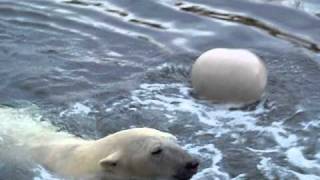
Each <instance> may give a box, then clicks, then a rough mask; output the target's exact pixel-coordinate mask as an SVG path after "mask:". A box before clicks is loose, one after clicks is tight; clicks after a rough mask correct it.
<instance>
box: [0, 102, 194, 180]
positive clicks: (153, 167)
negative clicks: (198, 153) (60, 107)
mask: <svg viewBox="0 0 320 180" xmlns="http://www.w3.org/2000/svg"><path fill="white" fill-rule="evenodd" d="M25 112H26V111H25V110H21V109H19V110H16V109H13V108H0V119H1V120H2V121H1V122H0V128H3V129H2V130H0V137H1V134H3V132H7V133H8V132H9V133H14V132H15V133H16V134H14V136H15V138H18V140H19V143H20V144H21V143H23V144H24V147H26V149H27V150H28V151H29V152H30V154H31V155H32V157H33V159H34V160H35V161H36V162H38V163H40V164H42V165H43V166H44V167H45V168H47V169H48V170H50V171H52V172H54V173H56V174H58V175H61V176H62V177H64V178H68V179H69V178H70V179H100V178H101V179H108V180H110V179H158V178H159V179H173V180H174V179H175V180H188V179H190V178H191V177H192V176H193V175H194V174H195V173H196V172H197V168H198V165H199V162H198V160H196V159H194V158H193V157H192V156H191V155H190V154H189V153H187V152H186V151H184V150H183V149H182V148H181V147H180V146H179V145H178V144H177V141H176V138H175V137H174V136H173V135H171V134H169V133H166V132H162V131H159V130H156V129H151V128H133V129H128V130H122V131H119V132H117V133H114V134H111V135H108V136H106V137H104V138H101V139H98V140H84V139H81V138H78V137H75V136H73V135H71V134H68V133H64V132H57V131H56V129H55V127H54V126H52V125H51V124H49V123H46V122H40V121H39V117H37V116H36V117H34V115H28V113H25ZM31 114H32V113H31ZM10 123H11V124H10ZM11 125H15V127H11V128H10V126H11ZM16 126H22V127H21V128H23V127H24V129H19V128H18V127H16ZM12 129H13V130H12ZM17 129H18V131H17V132H16V131H15V130H17ZM1 132H2V133H1ZM39 133H40V134H39Z"/></svg>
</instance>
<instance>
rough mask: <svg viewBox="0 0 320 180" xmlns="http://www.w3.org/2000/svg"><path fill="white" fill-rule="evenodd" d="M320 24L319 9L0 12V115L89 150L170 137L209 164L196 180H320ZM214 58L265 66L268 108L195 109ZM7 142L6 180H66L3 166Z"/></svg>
mask: <svg viewBox="0 0 320 180" xmlns="http://www.w3.org/2000/svg"><path fill="white" fill-rule="evenodd" d="M319 14H320V2H319V1H317V0H304V1H302V0H228V1H224V0H201V1H200V0H188V1H174V0H171V1H170V0H162V1H147V0H139V1H129V0H110V1H102V0H56V1H55V0H28V1H23V0H16V1H9V0H0V82H1V83H0V103H1V104H10V105H12V106H14V107H17V106H21V104H29V103H32V104H35V105H37V106H38V111H39V112H37V113H40V114H41V119H43V120H45V121H48V122H49V121H50V122H51V123H52V124H54V125H55V126H56V127H57V128H59V129H61V130H63V131H68V132H70V133H72V134H75V135H77V136H81V137H83V138H87V139H95V138H100V137H103V136H105V135H107V134H109V133H113V132H116V131H119V130H121V129H126V128H130V127H142V126H148V127H153V128H157V129H160V130H163V131H168V132H170V133H172V134H174V135H176V136H177V137H178V139H179V140H180V143H181V144H182V145H183V146H184V147H185V148H186V149H188V150H189V151H190V152H192V153H194V154H195V155H196V156H197V157H198V158H199V159H200V160H201V166H200V171H199V173H198V174H197V175H196V176H195V177H194V178H193V180H211V179H212V180H213V179H215V180H228V179H234V180H240V179H252V180H256V179H259V180H260V179H268V180H269V179H270V180H273V179H283V180H287V179H290V180H291V179H301V180H304V179H307V180H312V179H313V180H319V179H320V174H319V172H320V142H319V136H320V134H319V130H320V110H319V107H320V92H319V89H320V79H319V76H320V66H319V62H320V54H319V51H320V33H319V32H320V19H319V18H320V15H319ZM215 47H228V48H248V49H250V50H252V51H254V52H255V53H257V54H258V55H259V56H261V57H262V58H263V59H264V61H265V63H266V64H267V67H268V69H269V82H268V87H267V91H266V93H265V95H264V97H263V99H262V101H261V102H260V103H258V104H254V105H251V106H248V107H244V108H234V107H233V106H232V105H214V104H211V103H209V102H206V101H201V100H198V99H197V98H196V97H195V95H194V94H193V93H192V89H191V87H190V68H191V65H192V63H193V62H194V60H195V59H196V58H197V57H198V56H199V55H200V54H201V52H204V51H205V50H207V49H210V48H215ZM0 132H1V130H0ZM2 133H3V132H1V133H0V134H2ZM5 138H7V137H6V136H4V135H2V136H1V137H0V146H1V147H2V148H1V151H0V155H1V158H2V161H1V162H0V179H1V180H2V179H3V180H5V179H17V180H22V179H23V180H24V179H37V180H41V179H59V178H58V177H57V176H56V175H54V174H52V173H51V172H48V171H46V170H45V169H44V168H43V167H41V166H39V165H37V164H34V163H30V162H28V163H21V162H19V160H18V158H17V159H16V160H15V161H12V160H9V159H8V158H5V157H6V155H7V154H8V153H9V152H10V154H15V153H14V152H15V151H17V150H16V149H10V148H9V147H8V146H6V144H5V143H3V142H4V139H5Z"/></svg>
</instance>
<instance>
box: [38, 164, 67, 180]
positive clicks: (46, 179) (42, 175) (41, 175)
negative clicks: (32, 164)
mask: <svg viewBox="0 0 320 180" xmlns="http://www.w3.org/2000/svg"><path fill="white" fill-rule="evenodd" d="M33 171H34V172H35V173H36V174H38V176H37V177H34V178H33V180H62V179H59V178H57V177H55V176H54V175H52V174H50V172H49V171H47V170H46V169H44V168H43V167H42V166H38V167H36V168H35V169H33Z"/></svg>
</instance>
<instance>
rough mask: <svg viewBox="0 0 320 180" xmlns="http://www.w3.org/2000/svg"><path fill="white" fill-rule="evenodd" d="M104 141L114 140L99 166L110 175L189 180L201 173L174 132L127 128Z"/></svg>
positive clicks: (197, 163) (196, 162)
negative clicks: (198, 172)
mask: <svg viewBox="0 0 320 180" xmlns="http://www.w3.org/2000/svg"><path fill="white" fill-rule="evenodd" d="M101 141H102V142H103V141H105V142H108V143H107V144H108V145H110V143H111V144H112V148H111V150H108V153H107V154H106V156H105V157H103V158H102V159H101V160H100V161H99V165H100V166H101V167H102V169H103V171H104V172H106V173H107V174H111V175H112V176H116V177H121V178H123V179H129V178H134V177H136V178H139V179H141V178H146V179H149V178H152V179H154V178H160V179H161V178H165V179H175V180H188V179H190V178H191V177H192V176H193V175H194V174H195V173H196V172H197V168H198V165H199V162H198V161H197V160H196V159H194V158H192V157H191V155H190V154H188V153H187V152H186V151H184V150H183V149H182V148H181V147H180V146H179V145H178V144H177V141H176V138H175V137H174V136H173V135H171V134H169V133H165V132H161V131H158V130H155V129H150V128H135V129H130V130H124V131H120V132H118V133H115V134H112V135H110V136H107V137H106V138H103V139H101ZM107 149H108V148H107Z"/></svg>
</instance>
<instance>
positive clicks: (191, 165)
mask: <svg viewBox="0 0 320 180" xmlns="http://www.w3.org/2000/svg"><path fill="white" fill-rule="evenodd" d="M198 166H199V161H198V160H197V159H193V160H191V161H189V162H187V163H186V165H185V166H184V167H185V169H186V170H189V171H197V169H198Z"/></svg>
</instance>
